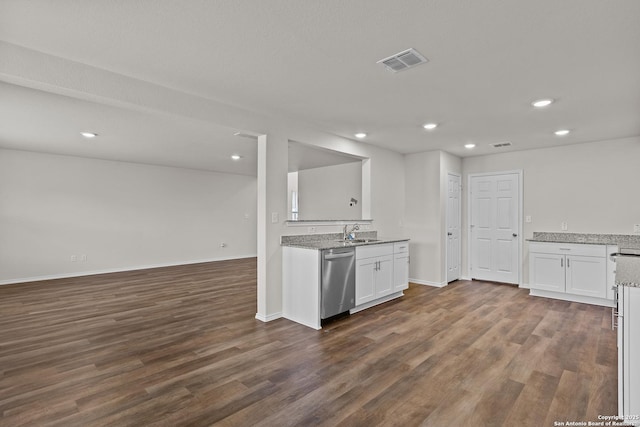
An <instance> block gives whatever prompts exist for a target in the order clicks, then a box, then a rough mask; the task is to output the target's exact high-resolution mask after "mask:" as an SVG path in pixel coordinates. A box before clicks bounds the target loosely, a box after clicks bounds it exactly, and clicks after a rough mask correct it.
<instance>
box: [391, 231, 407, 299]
mask: <svg viewBox="0 0 640 427" xmlns="http://www.w3.org/2000/svg"><path fill="white" fill-rule="evenodd" d="M408 287H409V242H398V243H394V244H393V291H394V292H400V291H403V290H405V289H407V288H408Z"/></svg>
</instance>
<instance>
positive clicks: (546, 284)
mask: <svg viewBox="0 0 640 427" xmlns="http://www.w3.org/2000/svg"><path fill="white" fill-rule="evenodd" d="M616 250H617V248H616V247H614V246H607V245H589V244H576V243H572V244H561V243H543V242H531V243H530V244H529V287H530V288H531V295H535V296H544V297H548V298H558V299H565V300H569V301H576V302H584V303H589V304H598V305H606V306H612V305H613V296H612V295H611V292H608V290H607V288H608V287H610V286H608V284H609V285H610V279H609V275H610V274H608V272H607V269H610V268H611V267H610V264H609V263H608V262H607V257H608V254H609V253H610V252H615V251H616Z"/></svg>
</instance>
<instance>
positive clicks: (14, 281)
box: [0, 254, 256, 286]
mask: <svg viewBox="0 0 640 427" xmlns="http://www.w3.org/2000/svg"><path fill="white" fill-rule="evenodd" d="M255 257H256V255H255V254H254V255H239V256H233V257H221V258H207V259H200V260H190V261H182V262H173V263H171V262H170V263H161V264H148V265H138V266H133V267H120V268H108V269H104V270H94V271H81V272H78V273H62V274H52V275H46V276H35V277H21V278H17V279H7V280H0V286H2V285H13V284H17V283H28V282H40V281H43V280H55V279H70V278H73V277H82V276H95V275H96V274H108V273H122V272H125V271H136V270H148V269H150V268H162V267H176V266H179V265H191V264H201V263H204V262H215V261H228V260H231V259H243V258H255Z"/></svg>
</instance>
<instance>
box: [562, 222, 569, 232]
mask: <svg viewBox="0 0 640 427" xmlns="http://www.w3.org/2000/svg"><path fill="white" fill-rule="evenodd" d="M560 229H561V230H562V231H567V230H568V229H569V224H567V222H566V221H563V222H561V223H560Z"/></svg>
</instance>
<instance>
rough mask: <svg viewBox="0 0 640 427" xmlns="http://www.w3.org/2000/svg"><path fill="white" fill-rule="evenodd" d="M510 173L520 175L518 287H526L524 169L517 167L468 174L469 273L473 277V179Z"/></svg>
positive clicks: (467, 231) (467, 235)
mask: <svg viewBox="0 0 640 427" xmlns="http://www.w3.org/2000/svg"><path fill="white" fill-rule="evenodd" d="M510 174H517V175H518V237H520V239H519V240H518V287H519V288H522V287H524V284H523V283H522V270H523V264H522V257H523V254H524V251H523V245H524V236H523V234H522V232H523V218H524V216H523V211H524V204H523V200H524V194H523V191H524V186H523V179H522V176H523V170H522V169H515V170H508V171H496V172H482V173H470V174H468V175H467V191H466V192H465V197H466V199H467V226H466V229H467V230H466V239H467V263H466V264H467V265H466V267H467V275H468V277H469V279H471V278H472V277H471V247H472V244H471V218H472V216H471V179H472V178H475V177H481V176H492V175H510Z"/></svg>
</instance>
